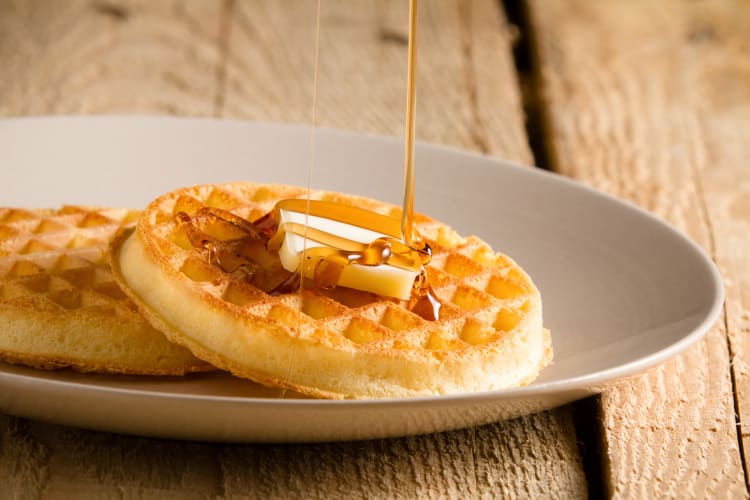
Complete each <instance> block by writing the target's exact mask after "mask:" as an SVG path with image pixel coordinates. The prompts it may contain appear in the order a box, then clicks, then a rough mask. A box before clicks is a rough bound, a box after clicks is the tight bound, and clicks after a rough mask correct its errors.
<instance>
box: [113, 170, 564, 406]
mask: <svg viewBox="0 0 750 500" xmlns="http://www.w3.org/2000/svg"><path fill="white" fill-rule="evenodd" d="M305 195H306V191H305V190H303V189H301V188H295V187H290V186H280V185H257V184H247V183H236V184H226V185H213V186H212V185H208V186H197V187H192V188H186V189H180V190H177V191H174V192H172V193H168V194H166V195H164V196H162V197H160V198H158V199H157V200H155V201H154V202H152V203H151V204H150V205H149V206H148V208H147V209H146V210H145V211H144V212H143V215H142V216H141V218H140V219H139V222H138V225H137V229H136V230H135V231H134V232H128V233H125V234H122V235H121V236H120V237H119V238H116V240H115V241H114V242H113V247H112V248H113V257H112V258H113V270H114V273H115V277H116V278H117V280H118V282H119V283H120V284H121V285H122V287H123V290H125V291H126V293H128V294H129V295H130V296H131V298H133V299H134V301H135V302H136V303H137V304H138V306H139V308H140V309H141V312H142V313H144V315H145V316H146V317H147V318H148V319H149V320H150V321H151V322H152V324H153V325H154V326H155V327H156V328H158V329H159V330H161V331H163V332H164V333H165V334H166V335H167V337H169V338H170V340H172V341H174V342H178V343H180V344H183V345H185V346H187V347H188V348H189V349H191V350H192V351H193V352H194V353H195V355H196V356H198V357H200V358H202V359H205V360H207V361H209V362H211V363H212V364H214V365H215V366H218V367H220V368H223V369H226V370H229V371H231V372H232V373H234V374H236V375H238V376H240V377H245V378H249V379H252V380H255V381H258V382H261V383H264V384H270V385H280V386H285V387H290V388H294V389H296V390H298V391H300V392H303V393H306V394H311V395H315V396H323V397H347V398H384V397H404V396H418V395H433V394H448V393H459V392H468V391H484V390H494V389H501V388H507V387H513V386H518V385H522V384H525V383H528V382H529V381H531V380H532V379H534V378H535V377H536V376H537V374H538V373H539V371H540V370H541V369H542V368H543V367H544V366H545V365H546V364H547V363H549V361H550V360H551V357H552V349H551V345H550V338H549V332H548V331H546V330H545V329H544V328H543V327H542V308H541V300H540V297H539V293H538V291H537V289H536V288H535V286H534V284H533V283H532V282H531V280H530V279H529V277H528V276H527V275H526V274H525V273H524V271H523V270H522V269H521V268H520V267H519V266H518V265H516V264H515V263H514V262H513V261H512V260H511V259H509V258H507V257H505V256H503V255H500V254H496V253H495V252H493V251H492V249H491V248H490V247H489V246H488V245H487V244H486V243H484V242H482V241H481V240H480V239H478V238H476V237H469V238H462V237H460V236H458V235H457V234H456V233H455V232H454V231H453V230H452V229H450V228H449V227H447V226H445V225H443V224H441V223H439V222H436V221H433V220H431V219H429V218H428V217H425V216H422V215H417V216H416V217H415V227H416V228H417V230H418V231H419V233H420V234H421V235H422V236H423V237H424V239H425V240H426V241H427V242H428V243H429V244H430V245H431V247H432V249H433V259H432V262H431V263H430V265H429V266H428V267H427V276H428V279H429V282H430V284H431V285H432V286H433V288H434V290H435V292H436V294H437V296H438V297H439V298H440V299H441V301H442V302H443V307H442V310H441V315H440V319H439V320H438V321H427V320H425V319H423V318H421V317H420V316H418V315H416V314H414V313H412V312H410V311H409V310H408V309H407V308H406V307H405V304H404V303H403V302H401V301H397V300H394V299H387V298H382V297H378V296H375V295H372V294H368V293H364V292H359V291H356V290H352V289H346V288H342V287H336V288H333V289H332V290H305V291H304V293H303V294H299V293H290V294H283V295H279V296H270V295H268V294H267V293H264V292H263V291H262V290H260V289H258V288H256V287H255V286H253V285H251V284H249V283H248V281H247V279H243V278H242V276H241V275H238V274H237V273H234V274H228V273H226V272H224V271H222V270H221V269H220V268H218V267H216V266H214V265H211V264H209V256H208V255H207V253H206V252H205V251H202V250H197V249H195V248H194V247H193V246H192V245H191V243H190V241H189V240H188V237H187V236H186V234H185V231H184V226H181V225H180V224H179V223H178V221H177V220H176V217H175V216H176V215H177V214H178V213H180V212H185V213H187V214H189V215H193V214H196V213H197V212H198V211H199V210H200V209H202V208H203V207H206V206H208V207H215V208H220V209H224V210H228V211H231V212H232V213H234V214H236V215H239V216H240V217H243V218H245V219H247V220H251V221H252V220H256V219H257V218H259V217H261V216H262V215H264V214H266V213H267V212H269V211H270V210H271V209H272V208H273V207H274V205H275V203H276V202H277V201H278V200H281V199H285V198H292V197H304V196H305ZM311 198H312V199H320V200H325V201H333V202H337V203H343V204H349V205H356V206H359V207H362V208H366V209H368V210H372V211H375V212H378V213H381V214H385V215H389V216H394V217H400V209H399V208H397V207H394V206H392V205H387V204H384V203H380V202H376V201H373V200H369V199H365V198H360V197H355V196H349V195H343V194H337V193H330V192H321V191H314V192H313V193H312V194H311ZM282 279H283V276H281V275H280V276H279V277H278V278H277V281H281V280H282ZM271 281H272V280H271ZM300 311H301V312H300Z"/></svg>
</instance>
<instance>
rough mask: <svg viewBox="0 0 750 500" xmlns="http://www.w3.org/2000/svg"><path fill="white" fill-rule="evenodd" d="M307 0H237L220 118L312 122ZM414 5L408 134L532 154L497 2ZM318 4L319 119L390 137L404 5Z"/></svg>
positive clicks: (524, 157) (398, 93) (400, 100)
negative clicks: (414, 82)
mask: <svg viewBox="0 0 750 500" xmlns="http://www.w3.org/2000/svg"><path fill="white" fill-rule="evenodd" d="M315 4H316V2H314V1H300V0H293V1H287V2H284V3H282V4H280V3H279V2H275V1H273V0H265V1H256V2H240V3H238V4H237V9H236V12H235V13H234V15H233V16H232V23H231V28H230V30H231V35H230V40H231V43H230V48H229V54H228V67H227V91H226V98H225V102H226V107H225V113H224V115H225V116H231V117H241V118H248V119H254V120H271V121H282V122H302V123H310V122H311V112H310V109H311V102H312V77H313V63H314V40H315V25H314V19H315ZM420 5H421V15H420V32H419V36H420V45H419V62H418V73H419V75H418V91H417V92H418V98H417V136H418V137H419V138H420V139H423V140H427V141H432V142H438V143H442V144H450V145H454V146H459V147H464V148H468V149H473V150H479V151H484V152H487V153H491V154H494V155H497V156H505V157H508V158H511V159H513V160H515V161H519V162H522V163H527V164H528V163H531V161H532V156H531V153H530V151H529V147H528V142H527V140H526V136H525V132H524V127H523V112H522V110H521V104H520V96H519V93H518V85H517V79H516V76H515V70H514V67H513V60H512V53H511V50H510V44H509V41H508V34H507V30H506V28H505V24H504V18H503V17H502V13H501V12H500V10H499V8H498V6H497V5H496V2H494V1H492V0H482V1H475V2H470V3H468V2H466V3H462V2H458V1H455V0H453V1H449V0H440V1H431V2H424V4H423V5H422V4H420ZM321 11H322V12H321V40H320V75H319V87H318V88H319V92H318V109H319V111H318V119H319V123H320V124H321V125H323V126H330V127H338V128H344V129H350V130H360V131H364V132H377V133H383V134H390V135H398V136H401V135H402V134H403V123H404V109H405V108H404V106H405V102H406V101H405V99H406V59H405V57H406V56H405V54H406V44H407V25H406V21H405V20H406V19H407V17H408V3H406V2H403V1H400V0H388V1H372V0H370V1H364V0H358V1H356V2H347V1H343V0H325V1H324V2H323V3H322V9H321Z"/></svg>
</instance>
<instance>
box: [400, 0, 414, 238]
mask: <svg viewBox="0 0 750 500" xmlns="http://www.w3.org/2000/svg"><path fill="white" fill-rule="evenodd" d="M417 3H418V2H417V0H409V56H408V62H407V68H406V130H405V132H404V134H405V141H404V203H403V209H402V212H401V235H402V237H403V239H404V243H406V244H407V245H408V246H410V247H412V248H415V247H416V246H417V245H415V242H414V233H413V231H414V229H413V224H414V221H413V219H414V130H415V126H414V125H415V118H416V112H417V85H416V72H417Z"/></svg>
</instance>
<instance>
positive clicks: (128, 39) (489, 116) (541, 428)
mask: <svg viewBox="0 0 750 500" xmlns="http://www.w3.org/2000/svg"><path fill="white" fill-rule="evenodd" d="M422 5H423V10H422V18H421V20H420V22H421V23H423V24H424V28H423V29H422V36H423V39H424V50H423V52H422V53H421V54H420V58H421V66H420V83H419V85H420V87H419V89H420V90H419V96H420V97H419V110H418V125H417V127H418V136H419V137H420V138H423V139H427V140H432V141H437V142H443V143H446V144H452V145H457V146H463V147H468V148H471V149H475V150H479V151H485V152H489V153H491V154H494V155H497V156H503V157H506V158H510V159H513V160H516V161H521V162H529V161H530V159H531V154H530V151H529V148H528V145H527V140H526V137H525V133H524V127H523V113H522V110H521V107H520V96H519V92H518V88H517V84H516V75H515V71H514V68H513V64H512V58H511V50H510V46H509V41H508V36H507V33H506V29H505V21H504V18H503V15H502V12H501V11H500V9H499V8H498V4H497V3H496V2H494V0H481V1H479V0H478V1H473V2H470V3H469V2H459V1H458V0H440V1H437V0H431V1H430V2H423V3H422ZM314 6H315V1H314V0H307V1H300V0H295V1H291V0H290V1H286V0H285V1H284V2H277V1H268V0H266V1H261V0H258V1H250V0H248V1H239V0H238V1H234V2H233V1H231V0H227V1H224V2H209V1H203V0H192V1H187V2H180V1H177V0H174V1H171V0H169V1H162V2H150V1H146V0H142V1H136V0H133V1H119V0H110V1H99V0H92V1H85V0H71V1H69V2H65V4H64V5H63V4H62V3H59V2H56V1H54V0H33V1H23V0H16V1H11V0H8V1H5V2H0V61H1V62H2V64H3V68H4V71H2V72H0V115H6V116H8V115H11V116H12V115H29V114H60V113H154V114H165V113H166V114H178V115H200V116H211V115H214V116H223V117H231V118H250V119H258V120H275V121H294V122H303V123H309V122H310V96H311V94H310V93H311V90H312V89H311V80H312V78H311V77H312V60H313V52H312V30H313V27H314V25H313V19H314V18H313V9H314ZM323 6H324V11H323V12H324V14H323V26H322V35H323V39H322V46H321V82H320V103H321V106H320V115H319V118H320V120H319V121H320V123H321V124H323V125H328V126H336V127H342V128H350V129H355V130H361V131H367V132H379V133H390V134H400V133H401V130H402V127H403V125H402V123H403V113H404V111H403V110H404V96H405V89H404V81H405V80H404V66H405V60H406V59H405V36H406V31H405V30H406V4H405V2H400V1H395V0H392V1H388V2H379V1H374V0H371V1H364V0H357V1H353V2H343V1H337V2H334V1H331V0H324V2H323ZM0 484H3V486H4V487H6V488H7V489H6V490H5V491H4V493H3V494H6V493H7V494H8V496H11V497H13V496H23V497H45V498H60V497H78V498H80V497H86V496H94V497H97V498H110V497H111V498H122V497H156V496H158V497H167V498H194V497H196V498H197V497H201V498H205V497H212V498H214V497H246V498H248V497H249V498H274V497H276V498H278V497H288V496H305V497H311V498H336V497H374V498H377V497H380V498H384V497H403V498H407V497H415V496H419V497H430V498H439V497H442V498H449V497H453V498H455V497H468V498H472V497H474V498H478V497H483V498H487V497H495V496H502V497H529V496H534V497H537V496H547V495H550V494H552V495H554V496H556V497H561V498H564V497H568V498H580V497H583V496H585V495H586V480H585V477H584V474H583V470H582V466H581V458H580V456H579V452H578V448H577V444H576V435H575V429H574V426H573V422H572V419H571V413H570V410H569V409H568V408H563V409H559V410H555V411H551V412H546V413H542V414H539V415H535V416H530V417H526V418H521V419H516V420H514V421H511V422H505V423H500V424H495V425H488V426H483V427H479V428H475V429H467V430H463V431H457V432H449V433H442V434H435V435H431V436H422V437H410V438H404V439H396V440H379V441H371V442H362V443H334V444H323V445H304V446H295V445H283V446H282V445H279V446H268V445H264V446H259V445H237V446H232V445H212V444H195V443H179V442H171V441H165V440H156V439H146V438H137V437H127V436H118V435H112V434H107V433H98V432H91V431H85V430H80V429H75V428H68V427H61V426H56V425H51V424H46V423H42V422H36V421H29V420H26V419H19V418H14V417H7V416H0ZM8 487H9V488H8ZM0 496H2V495H0Z"/></svg>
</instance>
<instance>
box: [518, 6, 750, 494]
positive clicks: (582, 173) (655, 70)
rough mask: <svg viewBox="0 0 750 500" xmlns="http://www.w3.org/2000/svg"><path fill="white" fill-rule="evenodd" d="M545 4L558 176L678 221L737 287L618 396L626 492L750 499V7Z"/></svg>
mask: <svg viewBox="0 0 750 500" xmlns="http://www.w3.org/2000/svg"><path fill="white" fill-rule="evenodd" d="M529 4H530V6H531V24H532V26H533V31H534V35H535V41H536V55H537V57H538V62H539V67H540V70H541V72H540V76H541V95H540V98H541V99H543V107H544V109H545V110H546V115H547V119H548V122H547V129H548V134H549V135H548V139H549V143H550V145H551V148H552V151H551V153H552V154H551V155H550V156H551V158H552V161H553V163H554V166H555V168H556V170H558V171H559V172H561V173H564V174H566V175H570V176H572V177H575V178H576V179H579V180H581V181H582V182H585V183H587V184H590V185H593V186H595V187H597V188H599V189H602V190H604V191H608V192H610V193H613V194H615V195H618V196H621V197H623V198H626V199H628V200H630V201H633V202H635V203H637V204H639V205H641V206H642V207H645V208H647V209H648V210H650V211H652V212H654V213H655V214H657V215H659V216H661V217H663V218H665V219H667V220H668V221H670V222H671V223H673V224H674V225H676V226H677V227H679V228H680V229H682V230H683V231H685V232H686V233H687V234H689V235H690V236H691V237H692V238H693V239H694V240H695V241H697V242H698V243H699V244H700V245H701V246H702V247H703V248H704V249H705V250H706V251H708V252H709V253H710V254H711V255H712V256H713V257H714V259H716V261H717V262H718V265H719V267H720V268H721V271H722V273H723V275H724V277H725V280H726V287H727V303H726V315H725V318H724V319H723V320H722V321H719V322H718V324H717V325H715V326H714V328H713V329H712V330H711V332H710V333H709V334H708V335H707V337H706V338H705V340H704V341H702V342H700V343H699V344H698V345H696V346H694V347H693V348H691V349H689V350H688V351H687V352H686V353H685V354H683V355H681V356H680V357H678V358H677V359H675V360H673V361H671V362H669V363H667V364H666V365H664V366H663V367H661V368H659V369H657V370H655V371H653V372H651V373H649V374H648V375H646V376H643V377H640V378H637V379H635V380H634V381H631V382H627V383H623V384H621V385H620V386H618V387H616V388H615V389H613V390H611V391H609V392H607V393H605V394H604V395H603V396H602V400H601V401H602V410H603V415H604V421H603V432H604V436H603V437H604V445H605V450H606V459H607V463H606V466H607V467H606V473H607V476H606V477H605V479H606V480H608V483H609V490H610V493H612V494H614V496H616V497H622V498H632V497H635V498H645V497H653V496H668V497H681V496H685V497H722V498H741V497H745V496H746V495H747V490H746V484H745V482H746V478H745V475H744V473H743V462H742V458H743V457H742V456H741V453H740V442H739V441H738V433H737V428H736V421H735V411H734V410H735V400H734V398H733V384H732V382H733V379H734V380H735V381H736V389H737V392H736V395H737V397H738V398H739V399H738V401H739V404H738V407H739V409H740V414H739V418H740V421H742V420H744V419H748V418H750V413H748V410H750V407H748V401H747V397H748V392H747V391H748V369H747V367H748V365H747V360H748V358H747V355H748V353H747V349H746V347H745V346H746V344H747V340H746V337H747V335H746V334H747V332H748V312H747V311H748V308H749V306H750V300H749V299H748V297H750V294H749V293H748V285H749V284H750V273H749V272H748V267H747V257H746V249H747V248H748V247H749V246H750V245H749V244H750V232H748V231H747V229H748V224H749V223H750V210H748V209H747V208H749V207H750V205H747V201H746V200H748V199H750V197H748V195H747V193H748V192H750V191H749V189H750V171H748V169H747V164H746V161H747V158H748V154H750V144H748V141H747V137H748V131H749V130H750V65H748V62H747V61H748V53H749V51H750V46H749V45H748V33H750V22H749V21H748V19H750V17H749V16H750V5H748V4H747V3H746V2H744V3H743V2H731V1H704V2H687V1H670V2H648V1H627V2H625V1H617V2H596V1H591V0H576V1H572V2H566V1H562V0H554V1H542V0H531V1H530V2H529ZM743 203H744V205H743ZM740 249H742V250H740ZM727 329H728V332H727ZM727 333H728V335H729V339H730V340H731V342H730V343H729V349H728V343H727ZM745 444H747V443H745ZM744 448H745V450H747V449H748V447H747V446H745V447H744Z"/></svg>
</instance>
